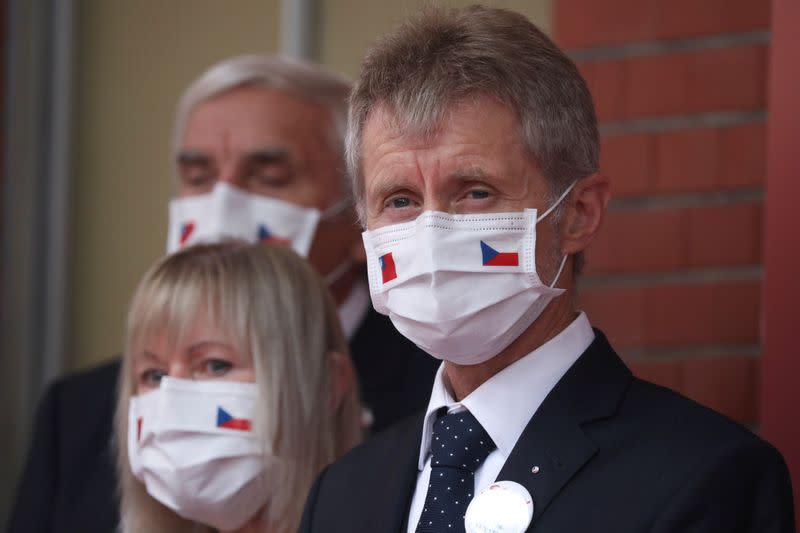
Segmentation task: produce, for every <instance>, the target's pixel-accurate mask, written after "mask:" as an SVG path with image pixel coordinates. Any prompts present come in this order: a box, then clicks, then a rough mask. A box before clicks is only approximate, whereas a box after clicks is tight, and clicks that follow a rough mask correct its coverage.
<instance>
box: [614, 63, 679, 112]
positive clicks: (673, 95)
mask: <svg viewBox="0 0 800 533" xmlns="http://www.w3.org/2000/svg"><path fill="white" fill-rule="evenodd" d="M690 59H691V58H690V55H689V54H686V53H681V54H666V55H659V56H645V57H636V58H632V59H628V60H619V62H621V63H623V64H624V66H625V73H624V74H623V76H624V80H625V87H624V88H623V91H624V92H625V94H626V98H625V99H624V100H623V102H622V106H621V111H620V115H619V117H618V118H621V119H631V118H641V117H646V116H664V115H680V114H685V113H686V110H687V108H688V102H689V98H690V95H689V91H690V86H689V78H690V73H691V61H690Z"/></svg>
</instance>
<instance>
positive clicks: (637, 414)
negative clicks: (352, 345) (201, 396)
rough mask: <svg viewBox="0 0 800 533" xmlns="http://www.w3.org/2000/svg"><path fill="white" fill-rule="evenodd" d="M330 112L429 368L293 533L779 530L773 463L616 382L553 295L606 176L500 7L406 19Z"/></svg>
mask: <svg viewBox="0 0 800 533" xmlns="http://www.w3.org/2000/svg"><path fill="white" fill-rule="evenodd" d="M350 104H351V108H350V122H349V125H350V126H349V127H350V131H349V133H348V137H347V139H348V147H347V153H348V156H349V157H348V165H349V170H350V173H351V175H352V177H353V180H354V193H355V196H356V198H357V207H358V208H359V213H360V215H361V217H362V222H363V223H364V225H365V226H366V228H367V231H366V232H365V233H364V234H363V238H364V244H365V248H366V251H367V261H368V273H369V278H370V290H371V295H372V300H373V304H374V306H375V307H376V309H378V310H379V311H381V312H382V313H384V314H388V315H389V316H390V317H391V319H392V321H393V323H394V324H395V325H396V326H397V328H398V330H400V331H401V333H403V334H404V335H405V336H407V337H408V338H410V339H411V340H413V341H414V342H415V343H416V344H417V345H419V346H421V347H423V348H424V349H425V350H426V351H428V352H429V353H430V354H431V355H433V356H435V357H437V358H440V359H443V360H444V364H443V365H442V367H440V369H439V371H438V373H437V375H436V378H435V380H434V385H433V388H432V392H431V396H430V400H429V404H428V408H427V409H426V410H425V411H424V412H422V413H420V414H419V415H418V416H416V417H413V418H410V419H409V420H407V421H405V422H402V423H400V424H399V425H397V426H395V427H393V428H391V429H389V430H387V431H386V432H384V433H383V434H382V435H380V436H378V437H376V438H375V439H373V440H371V441H369V442H367V443H365V444H364V445H362V446H360V447H358V448H356V449H355V450H353V451H352V452H351V453H349V454H347V455H346V456H345V457H344V458H342V459H341V460H339V461H338V462H337V463H335V464H333V465H332V466H330V467H329V468H328V469H326V470H325V471H323V473H322V474H321V475H320V476H319V478H318V480H317V482H316V483H315V485H314V487H313V488H312V490H311V492H310V494H309V497H308V500H307V503H306V508H305V512H304V516H303V522H302V525H301V528H300V530H301V532H303V533H312V532H313V533H322V532H324V533H340V532H341V533H344V532H347V533H360V532H365V533H366V532H370V533H371V532H376V531H380V532H382V533H383V532H392V533H400V532H402V533H405V532H410V533H411V532H417V533H424V532H431V533H432V532H458V531H461V532H464V531H465V529H466V531H481V532H484V531H517V532H520V531H533V532H536V531H541V532H555V531H557V532H573V531H575V532H577V531H602V532H612V531H613V532H627V531H642V532H644V531H649V532H659V533H662V532H709V533H710V532H719V531H726V532H727V531H742V532H745V531H746V532H776V533H777V532H781V533H790V532H793V531H794V518H793V511H792V497H791V486H790V482H789V477H788V472H787V469H786V466H785V463H784V461H783V459H782V458H781V456H780V454H779V453H778V452H777V451H776V450H775V449H774V448H772V447H771V446H770V445H769V444H768V443H766V442H764V441H762V440H761V439H759V438H758V437H756V436H755V435H753V434H752V433H751V432H750V431H748V430H747V429H745V428H743V427H740V426H738V425H737V424H735V423H733V422H731V421H729V420H727V419H725V418H724V417H722V416H720V415H718V414H716V413H714V412H713V411H711V410H709V409H706V408H704V407H702V406H700V405H698V404H696V403H694V402H692V401H690V400H688V399H686V398H683V397H681V396H680V395H677V394H675V393H672V392H670V391H668V390H666V389H663V388H660V387H657V386H655V385H652V384H649V383H646V382H643V381H641V380H639V379H636V378H634V377H633V376H632V375H631V373H630V371H629V370H628V368H627V367H626V366H625V364H624V363H623V362H622V360H621V359H620V358H619V357H618V356H617V354H616V353H615V352H614V350H613V349H612V347H611V345H610V344H609V342H608V341H607V340H606V338H605V337H604V335H603V334H602V332H600V331H598V330H595V329H593V328H592V327H591V326H590V323H589V317H587V316H586V315H585V313H582V312H580V311H579V310H577V309H576V307H575V291H576V288H575V277H576V276H577V275H578V273H579V270H580V263H581V253H582V252H583V250H585V249H586V248H587V247H588V246H589V244H590V243H591V242H592V240H593V238H594V237H595V235H596V234H597V232H598V231H599V228H600V225H601V221H602V218H603V214H604V212H605V208H606V205H607V203H608V200H609V180H608V179H607V178H606V177H605V176H603V175H602V174H600V173H598V160H599V142H598V132H597V125H596V118H595V113H594V108H593V105H592V101H591V96H590V94H589V92H588V90H587V88H586V84H585V82H584V80H583V79H582V78H581V76H580V74H579V73H578V71H577V69H576V67H575V65H574V64H573V63H572V62H571V61H570V60H569V58H568V57H567V56H566V55H565V54H564V53H563V52H561V51H560V50H559V49H558V48H557V47H556V46H555V45H554V44H553V43H552V42H551V41H550V40H549V39H548V38H547V37H546V36H545V35H544V34H543V33H542V32H540V31H539V30H538V29H537V28H536V27H535V26H534V25H533V24H531V23H530V22H529V21H528V20H527V19H525V18H524V17H523V16H521V15H519V14H516V13H513V12H510V11H505V10H499V9H487V8H482V7H472V8H466V9H457V10H426V11H424V12H423V13H421V14H419V15H418V16H415V17H414V18H412V19H410V20H409V21H407V22H406V23H405V24H403V25H402V26H401V27H400V28H399V29H397V30H396V31H395V32H393V33H392V34H390V35H388V36H386V37H385V38H384V39H382V40H381V41H379V42H378V43H377V44H376V45H375V46H374V47H373V48H372V49H371V50H370V51H369V52H368V53H367V55H366V58H365V60H364V64H363V66H362V72H361V76H360V78H359V80H358V82H357V84H356V87H355V88H354V90H353V93H352V95H351V100H350Z"/></svg>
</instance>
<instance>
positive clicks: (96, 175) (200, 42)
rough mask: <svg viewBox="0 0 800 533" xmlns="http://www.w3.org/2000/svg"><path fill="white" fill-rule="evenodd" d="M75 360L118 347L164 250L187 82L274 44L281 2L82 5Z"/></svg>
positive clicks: (88, 0) (174, 0)
mask: <svg viewBox="0 0 800 533" xmlns="http://www.w3.org/2000/svg"><path fill="white" fill-rule="evenodd" d="M77 4H79V5H80V11H79V12H78V14H77V15H78V18H77V24H78V28H77V30H78V42H77V43H76V63H77V65H76V66H77V70H78V71H77V73H76V74H77V76H76V96H77V99H76V113H75V123H76V131H75V134H76V138H75V147H74V149H75V164H74V167H73V168H74V173H73V176H74V180H73V183H74V190H73V202H72V209H73V227H72V230H73V241H72V250H73V260H72V265H71V266H72V272H71V287H70V306H69V317H68V319H69V322H68V323H69V331H68V333H69V336H70V342H69V349H68V357H70V358H71V360H70V363H71V365H72V366H73V367H79V366H85V365H88V364H90V363H93V362H96V361H99V360H101V359H104V358H108V357H111V356H113V355H114V354H117V353H119V350H120V347H121V344H122V342H121V339H122V334H123V321H124V315H125V308H126V307H127V302H128V298H129V297H130V294H131V292H132V290H133V288H134V286H135V284H136V282H137V281H138V279H139V277H140V276H141V274H142V273H143V272H144V270H145V269H146V268H147V267H148V266H149V265H150V264H151V263H152V262H153V261H154V260H155V259H156V258H157V257H158V256H159V255H160V254H162V253H163V251H164V247H165V243H166V227H167V211H166V208H167V200H168V197H169V192H170V186H171V177H172V173H171V167H170V157H169V146H170V135H171V127H172V119H173V112H174V107H175V103H176V101H177V98H178V96H179V95H180V93H181V91H182V90H183V88H184V87H185V86H186V85H187V84H188V83H189V82H190V81H191V80H192V79H193V78H194V77H195V76H197V75H198V74H199V73H200V72H201V71H202V70H203V69H205V68H206V67H207V66H208V65H210V64H211V63H213V62H215V61H218V60H220V59H222V58H225V57H227V56H230V55H233V54H240V53H245V52H253V51H270V52H272V51H275V50H276V48H277V46H278V34H277V27H278V22H277V18H278V14H279V13H278V9H277V1H264V0H236V1H235V2H230V1H228V2H221V1H219V0H169V1H166V2H165V1H163V0H137V1H136V2H109V1H107V0H85V1H82V2H78V3H77Z"/></svg>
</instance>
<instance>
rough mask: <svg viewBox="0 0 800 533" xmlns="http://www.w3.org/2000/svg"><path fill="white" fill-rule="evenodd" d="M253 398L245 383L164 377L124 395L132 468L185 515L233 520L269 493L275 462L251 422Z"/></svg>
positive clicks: (229, 523) (230, 524)
mask: <svg viewBox="0 0 800 533" xmlns="http://www.w3.org/2000/svg"><path fill="white" fill-rule="evenodd" d="M257 398H258V395H257V388H256V385H255V384H253V383H237V382H230V381H191V380H183V379H175V378H166V377H165V378H163V379H162V380H161V386H160V387H159V388H158V389H156V390H154V391H151V392H147V393H145V394H142V395H139V396H134V397H132V398H131V399H130V407H129V410H128V457H129V461H130V465H131V471H132V472H133V475H134V476H136V477H137V478H138V479H139V480H141V481H142V482H143V483H144V484H145V487H146V488H147V492H148V493H149V494H150V495H151V496H152V497H153V498H155V499H156V500H158V501H159V502H161V503H163V504H164V505H166V506H167V507H169V508H170V509H172V510H173V511H175V512H176V513H178V514H179V515H181V516H182V517H184V518H186V519H189V520H193V521H195V522H199V523H202V524H206V525H209V526H211V527H214V528H217V529H221V530H231V529H236V528H239V527H241V526H242V525H243V524H245V523H246V522H247V521H248V520H249V519H250V518H252V517H253V516H254V515H255V513H256V512H257V511H258V510H259V509H261V507H263V505H264V504H265V503H266V502H267V500H268V499H269V497H270V494H271V487H270V483H269V481H270V477H268V474H269V473H270V472H272V473H273V474H274V472H275V470H274V469H276V468H279V467H280V463H279V461H278V460H277V459H275V458H273V457H272V456H270V455H269V453H268V451H267V450H264V439H263V438H260V437H259V436H258V435H257V434H256V433H255V432H254V431H253V429H252V417H253V414H254V412H255V406H256V402H257ZM272 477H273V478H274V476H272Z"/></svg>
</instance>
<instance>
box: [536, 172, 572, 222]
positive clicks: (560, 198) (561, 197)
mask: <svg viewBox="0 0 800 533" xmlns="http://www.w3.org/2000/svg"><path fill="white" fill-rule="evenodd" d="M576 183H578V180H575V181H573V182H572V183H571V184H570V186H569V187H567V188H566V190H565V191H564V192H562V193H561V196H559V197H558V200H556V201H555V202H553V205H551V206H550V207H549V208H548V209H547V211H545V212H544V213H542V214H541V215H540V216H539V218H537V219H536V222H541V221H542V220H543V219H544V218H545V217H546V216H547V215H549V214H550V213H552V212H553V210H554V209H555V208H556V207H558V204H560V203H561V201H562V200H564V198H566V197H567V195H568V194H569V192H570V191H571V190H572V188H573V187H575V184H576Z"/></svg>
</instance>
